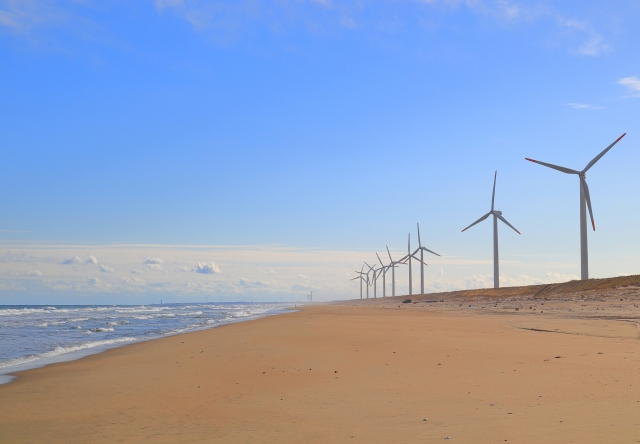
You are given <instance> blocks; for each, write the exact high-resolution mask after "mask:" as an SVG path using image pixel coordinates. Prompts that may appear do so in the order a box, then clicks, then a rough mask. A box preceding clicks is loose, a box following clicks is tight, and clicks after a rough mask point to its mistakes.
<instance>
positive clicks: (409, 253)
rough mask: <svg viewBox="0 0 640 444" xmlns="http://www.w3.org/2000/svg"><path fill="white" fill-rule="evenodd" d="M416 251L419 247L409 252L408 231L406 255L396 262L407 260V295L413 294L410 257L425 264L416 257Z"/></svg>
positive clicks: (409, 239) (405, 261) (409, 240)
mask: <svg viewBox="0 0 640 444" xmlns="http://www.w3.org/2000/svg"><path fill="white" fill-rule="evenodd" d="M418 251H421V250H420V248H418V249H417V250H416V251H414V252H413V253H412V252H411V233H409V237H408V240H407V255H406V256H404V257H403V258H402V259H400V260H399V261H398V262H402V263H403V264H406V263H407V261H408V262H409V296H411V295H412V294H413V280H412V276H411V272H412V267H411V258H414V259H415V260H417V261H419V262H420V263H421V264H423V265H426V264H425V263H424V262H423V261H422V260H421V259H418V257H417V256H416V255H415V254H416V253H417V252H418ZM434 254H435V253H434Z"/></svg>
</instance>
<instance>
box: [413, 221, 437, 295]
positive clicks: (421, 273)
mask: <svg viewBox="0 0 640 444" xmlns="http://www.w3.org/2000/svg"><path fill="white" fill-rule="evenodd" d="M416 225H417V226H418V245H419V247H418V249H417V250H416V251H414V252H413V255H412V256H413V257H414V258H415V259H416V260H419V261H420V294H424V266H425V265H427V264H425V263H424V252H425V251H428V252H429V253H431V254H435V255H436V256H440V255H439V254H438V253H436V252H434V251H431V250H429V249H427V248H425V247H423V246H422V242H420V224H418V223H416ZM418 251H420V259H418V258H417V257H416V256H415V254H416V253H417V252H418Z"/></svg>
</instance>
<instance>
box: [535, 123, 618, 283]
mask: <svg viewBox="0 0 640 444" xmlns="http://www.w3.org/2000/svg"><path fill="white" fill-rule="evenodd" d="M626 135H627V133H624V134H623V135H622V136H620V137H618V138H617V139H616V140H615V142H613V143H612V144H611V145H609V146H608V147H606V148H605V149H604V150H603V151H602V152H601V153H600V154H598V155H597V156H596V157H594V158H593V159H592V160H591V162H589V163H588V164H587V166H586V167H584V169H583V170H582V171H576V170H572V169H571V168H565V167H561V166H558V165H553V164H550V163H545V162H540V161H539V160H533V159H529V158H528V157H525V159H526V160H528V161H529V162H534V163H539V164H540V165H544V166H546V167H549V168H553V169H554V170H558V171H561V172H563V173H566V174H575V175H577V176H578V177H579V178H580V279H589V252H588V248H587V211H586V208H585V206H586V207H588V208H589V216H590V217H591V226H592V227H593V231H596V224H595V222H594V220H593V211H592V210H591V197H590V196H589V187H588V186H587V171H589V168H591V167H592V166H594V165H595V164H596V162H597V161H598V160H600V158H601V157H602V156H604V155H605V154H607V151H609V150H610V149H611V148H613V146H614V145H615V144H616V143H618V142H619V141H620V139H622V138H623V137H624V136H626ZM585 204H586V205H585Z"/></svg>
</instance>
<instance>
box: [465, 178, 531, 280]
mask: <svg viewBox="0 0 640 444" xmlns="http://www.w3.org/2000/svg"><path fill="white" fill-rule="evenodd" d="M497 177H498V172H497V171H496V172H495V174H494V176H493V194H492V196H491V211H489V212H488V213H487V214H485V215H484V216H482V217H481V218H480V219H478V220H477V221H475V222H474V223H472V224H471V225H469V226H468V227H467V228H465V229H464V230H462V231H463V232H464V231H466V230H468V229H469V228H471V227H473V226H474V225H475V224H477V223H480V222H482V221H483V220H485V219H486V218H487V217H489V216H491V215H493V288H500V261H499V259H498V219H500V220H501V221H502V222H504V223H505V224H507V225H508V226H509V227H511V228H512V229H513V230H514V231H515V232H516V233H518V234H520V232H519V231H518V230H516V229H515V228H514V226H513V225H511V224H510V223H509V222H507V219H505V218H504V217H502V211H500V210H494V202H495V199H496V179H497Z"/></svg>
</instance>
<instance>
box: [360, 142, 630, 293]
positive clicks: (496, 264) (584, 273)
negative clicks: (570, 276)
mask: <svg viewBox="0 0 640 444" xmlns="http://www.w3.org/2000/svg"><path fill="white" fill-rule="evenodd" d="M626 134H627V133H624V134H623V135H621V136H620V137H618V138H617V139H616V140H615V141H614V142H613V143H612V144H611V145H609V146H608V147H607V148H605V149H604V150H603V151H602V152H601V153H600V154H598V155H597V156H596V157H594V158H593V159H592V160H591V162H589V163H588V164H587V166H586V167H584V169H582V170H581V171H578V170H573V169H571V168H565V167H562V166H558V165H553V164H551V163H546V162H540V161H539V160H534V159H530V158H528V157H526V158H525V159H526V160H528V161H530V162H534V163H537V164H540V165H543V166H546V167H548V168H552V169H554V170H557V171H560V172H562V173H565V174H575V175H577V176H578V178H579V182H580V278H581V279H589V254H588V249H587V209H588V210H589V217H590V218H591V226H592V227H593V231H595V230H596V224H595V221H594V219H593V210H592V208H591V197H590V195H589V187H588V185H587V180H586V174H587V171H589V169H590V168H591V167H592V166H593V165H595V164H596V162H598V161H599V160H600V159H601V158H602V156H604V155H605V154H606V153H607V152H608V151H609V150H610V149H611V148H613V146H614V145H615V144H616V143H618V142H619V141H620V139H622V138H623V137H624V136H626ZM497 177H498V172H497V171H496V172H495V174H494V176H493V193H492V195H491V210H490V211H489V212H488V213H487V214H485V215H484V216H482V217H480V218H479V219H478V220H476V221H475V222H474V223H472V224H471V225H469V226H468V227H466V228H465V229H463V230H462V231H463V232H464V231H466V230H468V229H469V228H471V227H473V226H474V225H476V224H478V223H480V222H482V221H484V220H485V219H487V218H488V217H489V216H493V287H494V288H499V287H500V279H499V278H500V261H499V254H498V220H500V221H502V222H503V223H504V224H506V225H507V226H508V227H510V228H511V229H513V230H514V231H515V232H516V233H518V234H520V232H519V231H518V230H517V229H516V228H515V227H514V226H513V225H511V224H510V223H509V222H508V221H507V219H505V218H504V217H503V216H502V211H500V210H496V209H495V198H496V180H497ZM417 227H418V248H417V249H416V250H415V251H413V252H411V233H409V240H408V244H407V254H406V255H405V256H404V257H402V258H401V259H399V260H397V261H394V260H393V258H392V257H391V252H390V251H389V247H388V246H387V247H386V248H387V254H388V255H389V263H388V264H386V265H385V264H384V263H383V262H382V259H381V258H380V256H379V255H378V253H376V257H377V258H378V262H379V263H380V267H378V268H376V267H377V264H376V266H371V265H369V264H368V263H366V262H364V264H363V265H362V268H361V269H360V271H356V272H355V273H356V274H357V276H356V277H355V278H353V279H351V280H352V281H353V280H359V281H360V299H362V298H363V285H364V286H365V287H366V297H367V299H368V298H369V287H371V286H373V297H374V298H375V297H377V287H378V285H377V284H378V278H380V276H382V296H383V297H386V288H387V285H386V275H387V272H388V271H389V270H391V282H392V283H391V295H392V296H395V295H396V275H395V269H396V267H398V266H399V265H405V264H406V265H409V295H412V294H413V285H412V284H413V283H412V266H411V265H412V263H411V261H412V259H413V260H416V261H418V262H419V263H420V294H424V266H425V265H427V264H426V263H425V262H424V252H429V253H432V254H434V255H436V256H440V255H439V254H438V253H435V252H433V251H431V250H429V249H428V248H425V247H423V246H422V242H421V240H420V224H417ZM418 253H420V256H419V257H418V256H417V254H418ZM365 266H366V267H367V268H368V270H367V271H366V272H365V271H364V267H365ZM371 274H372V277H371V278H370V275H371Z"/></svg>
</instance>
